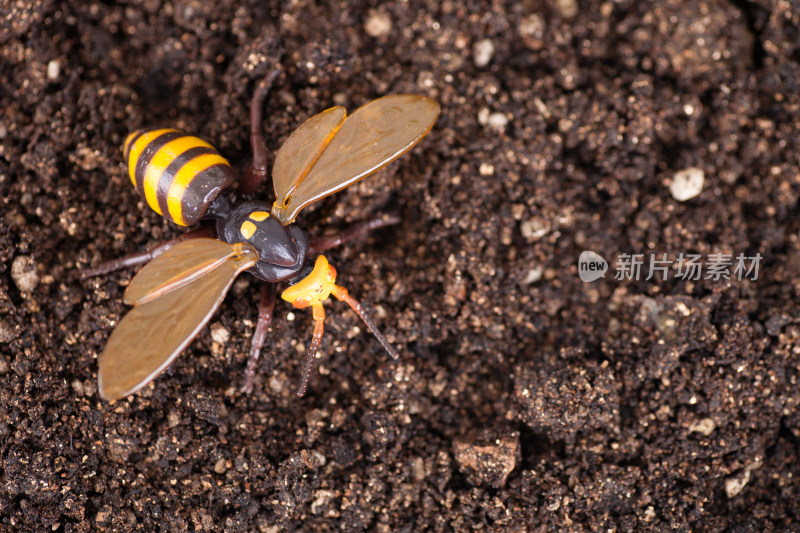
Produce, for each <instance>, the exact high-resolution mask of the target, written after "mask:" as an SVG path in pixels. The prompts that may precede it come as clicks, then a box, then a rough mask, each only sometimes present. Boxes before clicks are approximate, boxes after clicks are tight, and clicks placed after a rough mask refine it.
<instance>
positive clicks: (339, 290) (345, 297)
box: [331, 285, 400, 361]
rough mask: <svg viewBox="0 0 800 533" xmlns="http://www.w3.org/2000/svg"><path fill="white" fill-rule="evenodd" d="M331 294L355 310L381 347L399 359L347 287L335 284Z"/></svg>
mask: <svg viewBox="0 0 800 533" xmlns="http://www.w3.org/2000/svg"><path fill="white" fill-rule="evenodd" d="M331 294H333V295H334V296H335V297H336V299H338V300H339V301H340V302H344V303H346V304H347V305H349V306H350V309H352V310H353V311H355V313H356V314H357V315H358V318H360V319H361V321H362V322H364V324H366V326H367V329H368V330H369V331H370V333H372V334H373V335H375V338H376V339H378V342H380V343H381V346H383V349H384V350H386V352H387V353H388V354H389V355H390V356H391V357H392V359H394V360H395V361H397V360H399V359H400V354H398V353H397V350H395V349H394V348H393V347H392V345H391V344H389V340H388V339H387V338H386V337H384V336H383V333H381V332H380V330H379V329H378V326H376V325H375V322H373V321H372V319H371V318H370V317H369V315H368V314H367V313H365V312H364V308H363V307H362V306H361V303H360V302H359V301H358V300H356V299H355V298H353V297H352V296H350V294H348V292H347V289H345V288H344V287H340V286H339V285H336V286H334V289H333V291H332V292H331Z"/></svg>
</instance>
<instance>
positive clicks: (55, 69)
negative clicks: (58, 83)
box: [47, 59, 61, 81]
mask: <svg viewBox="0 0 800 533" xmlns="http://www.w3.org/2000/svg"><path fill="white" fill-rule="evenodd" d="M59 74H61V63H59V62H58V60H57V59H52V60H51V61H50V62H49V63H48V64H47V79H48V80H50V81H53V80H56V79H58V76H59Z"/></svg>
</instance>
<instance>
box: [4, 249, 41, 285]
mask: <svg viewBox="0 0 800 533" xmlns="http://www.w3.org/2000/svg"><path fill="white" fill-rule="evenodd" d="M11 279H13V280H14V283H15V284H16V286H17V288H18V289H19V290H20V292H21V293H23V294H27V293H29V292H31V291H33V289H35V288H36V286H37V285H38V284H39V274H37V273H36V263H34V262H33V258H32V257H31V256H29V255H18V256H17V257H15V258H14V262H13V263H11Z"/></svg>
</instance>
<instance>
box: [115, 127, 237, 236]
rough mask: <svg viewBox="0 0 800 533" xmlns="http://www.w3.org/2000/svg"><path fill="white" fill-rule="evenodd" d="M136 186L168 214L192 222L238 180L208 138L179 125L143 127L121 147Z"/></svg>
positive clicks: (150, 202)
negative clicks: (174, 127) (197, 135)
mask: <svg viewBox="0 0 800 533" xmlns="http://www.w3.org/2000/svg"><path fill="white" fill-rule="evenodd" d="M122 150H123V152H124V153H125V165H126V166H127V167H128V175H129V176H130V178H131V181H132V182H133V186H134V187H136V189H137V190H138V191H139V194H141V195H142V198H144V199H145V201H146V202H147V203H148V205H149V206H150V207H152V208H153V210H154V211H155V212H156V213H158V214H159V215H162V216H164V217H165V218H166V219H168V220H171V221H173V222H175V223H176V224H180V225H181V226H191V225H192V224H194V223H195V222H197V221H198V220H199V219H200V217H201V216H203V214H204V213H205V212H206V209H208V206H209V204H210V203H211V202H212V200H214V198H215V197H216V196H217V194H219V192H220V191H221V190H222V189H225V188H226V187H229V186H230V185H231V184H232V183H233V182H234V181H235V176H234V175H233V169H231V167H230V165H229V164H228V162H227V161H226V160H225V158H224V157H222V156H221V155H219V153H218V152H217V151H216V150H215V149H214V148H213V147H212V146H211V145H210V144H208V143H207V142H205V141H204V140H202V139H198V138H197V137H192V136H190V135H186V134H185V133H183V132H180V131H178V130H170V129H161V130H139V131H135V132H133V133H131V134H130V135H128V138H127V139H125V145H124V146H123V147H122Z"/></svg>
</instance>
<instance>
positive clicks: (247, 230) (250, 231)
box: [239, 220, 257, 239]
mask: <svg viewBox="0 0 800 533" xmlns="http://www.w3.org/2000/svg"><path fill="white" fill-rule="evenodd" d="M256 229H257V228H256V225H255V224H253V223H252V222H250V221H249V220H245V221H244V222H242V227H241V228H239V233H241V234H242V237H244V238H245V239H249V238H250V237H252V236H253V235H254V234H255V232H256Z"/></svg>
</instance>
